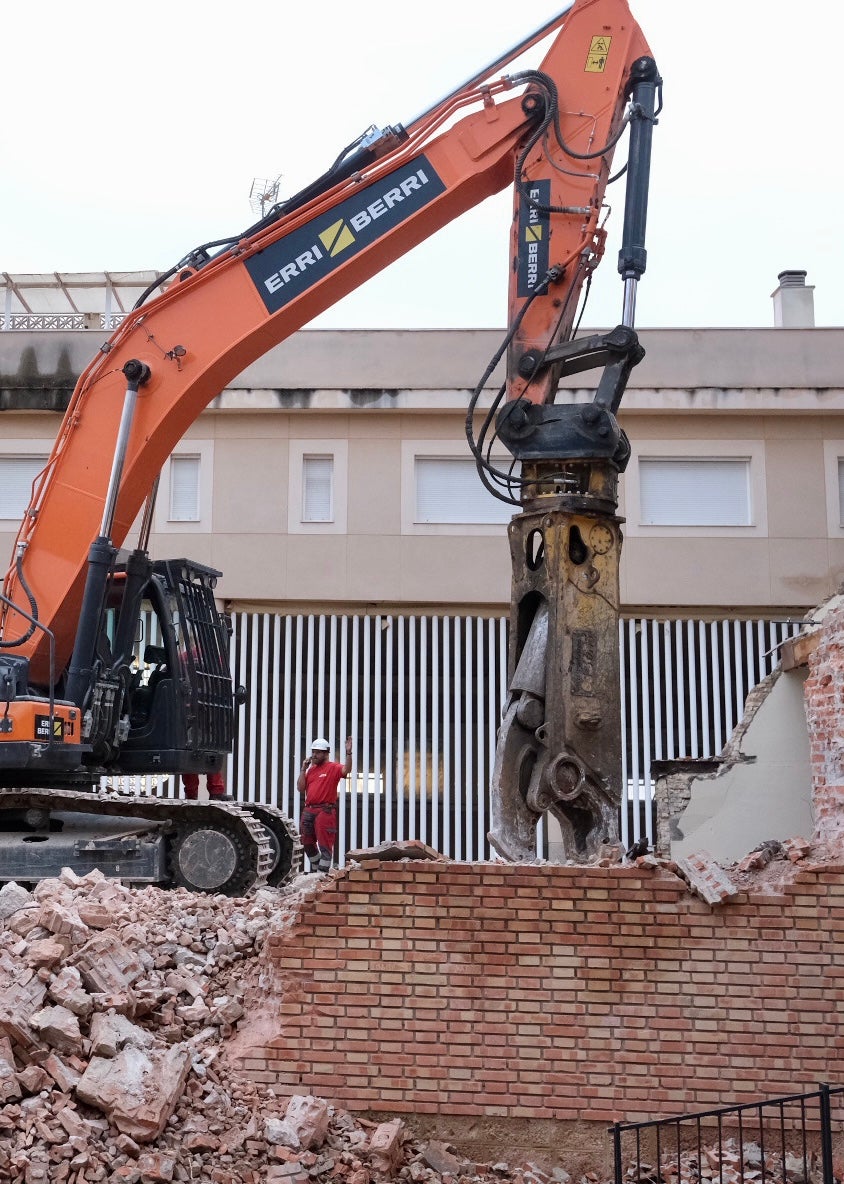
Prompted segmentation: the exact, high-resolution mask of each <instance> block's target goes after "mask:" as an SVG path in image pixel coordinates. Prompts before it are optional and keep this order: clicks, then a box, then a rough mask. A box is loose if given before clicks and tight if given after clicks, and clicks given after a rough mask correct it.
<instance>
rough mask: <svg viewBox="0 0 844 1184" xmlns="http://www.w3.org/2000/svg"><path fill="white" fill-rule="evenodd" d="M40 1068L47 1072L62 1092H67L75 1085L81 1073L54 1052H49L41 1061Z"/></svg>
mask: <svg viewBox="0 0 844 1184" xmlns="http://www.w3.org/2000/svg"><path fill="white" fill-rule="evenodd" d="M41 1068H42V1069H43V1070H44V1072H45V1073H49V1074H50V1076H51V1077H52V1079H53V1081H55V1083H56V1085H57V1086H58V1087H59V1089H60V1090H61V1091H62V1093H66V1094H69V1093H71V1091H72V1090H73V1089H74V1088H75V1087H76V1084H77V1082H78V1081H79V1078H80V1077H81V1074H80V1073H78V1072H77V1070H76V1069H74V1068H73V1067H72V1066H71V1065H68V1064H67V1063H66V1062H65V1061H63V1060H62V1058H61V1057H60V1056H57V1055H56V1053H50V1055H49V1056H48V1057H46V1058H45V1060H44V1061H42V1063H41Z"/></svg>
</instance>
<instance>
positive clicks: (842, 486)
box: [838, 456, 844, 528]
mask: <svg viewBox="0 0 844 1184" xmlns="http://www.w3.org/2000/svg"><path fill="white" fill-rule="evenodd" d="M838 525H839V526H840V527H842V528H844V457H841V456H839V457H838Z"/></svg>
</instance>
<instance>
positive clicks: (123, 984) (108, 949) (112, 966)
mask: <svg viewBox="0 0 844 1184" xmlns="http://www.w3.org/2000/svg"><path fill="white" fill-rule="evenodd" d="M74 965H75V966H76V967H77V968H78V969H79V972H80V974H81V975H82V981H83V982H84V983H85V986H86V987H87V988H88V990H89V991H96V992H98V993H100V994H104V995H107V994H109V993H110V992H111V993H114V994H125V992H126V988H127V987H130V986H131V985H132V983H134V982H135V981H136V980H137V979H138V978H140V977H141V975H142V974H143V969H144V968H143V966H142V965H141V962H140V960H139V959H138V958H137V957H136V956H135V954H133V953H132V951H131V950H130V949H128V948H127V947H126V946H125V945H124V944H123V943H122V942H121V941H119V940H118V938H117V937H116V936H115V935H114V934H113V933H111V932H109V931H105V932H103V933H98V934H96V935H95V936H94V937H92V938H91V939H90V941H87V942H86V943H85V945H84V946H83V947H82V949H81V950H79V951H78V952H77V954H76V955H75V957H74Z"/></svg>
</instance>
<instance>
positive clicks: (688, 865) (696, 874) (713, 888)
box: [675, 851, 740, 905]
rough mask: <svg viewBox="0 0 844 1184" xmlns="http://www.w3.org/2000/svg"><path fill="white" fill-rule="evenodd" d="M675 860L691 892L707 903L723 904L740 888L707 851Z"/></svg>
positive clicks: (737, 893)
mask: <svg viewBox="0 0 844 1184" xmlns="http://www.w3.org/2000/svg"><path fill="white" fill-rule="evenodd" d="M675 862H676V866H677V870H678V872H679V873H680V875H681V876H682V877H683V879H684V880H685V881H686V882H687V883H688V885H689V887H690V888H691V890H692V892H694V893H696V894H697V895H698V896H699V897H701V899H702V900H705V901H706V903H707V904H711V905H716V904H724V903H725V902H726V901H728V900H731V899H732V898H733V897H735V896H738V895H739V892H740V889H739V888H737V887H736V885H735V884H734V883H733V881H732V880H731V879H730V877H729V876H728V875H727V873H726V872H725V871H724V869H723V868H722V867H721V865H720V864H719V863H717V861H716V860H715V859H713V857H712V856H711V855H710V854H709V852H708V851H696V852H695V853H694V854H693V855H689V856H688V857H686V858H681V859H677V860H676V861H675Z"/></svg>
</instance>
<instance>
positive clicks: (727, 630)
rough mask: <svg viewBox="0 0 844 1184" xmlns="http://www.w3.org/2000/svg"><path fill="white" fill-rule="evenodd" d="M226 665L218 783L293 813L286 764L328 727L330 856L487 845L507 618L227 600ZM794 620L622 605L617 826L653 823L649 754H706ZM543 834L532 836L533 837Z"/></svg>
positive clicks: (292, 780) (632, 828) (630, 829)
mask: <svg viewBox="0 0 844 1184" xmlns="http://www.w3.org/2000/svg"><path fill="white" fill-rule="evenodd" d="M233 625H234V632H233V636H232V668H233V671H234V675H235V680H236V682H239V683H242V684H243V685H245V686H246V687H247V688H248V691H249V697H248V700H247V702H246V704H245V705H244V706H243V707H242V708H241V710H240V713H239V716H238V720H237V730H236V739H235V749H234V752H233V754H232V756H231V758H230V760H229V765H228V785H229V786H230V788H231V792H233V793H234V794H235V796H236V797H237V798H239V799H241V800H246V801H261V802H268V803H271V804H273V805H277V806H279V807H280V808H281V809H282V810H284V811H285V812H286V813H287V814H288V815H289V816H290V817H291V818H293V819H294V820H297V821H298V818H299V811H300V802H299V800H298V799H299V795H298V793H297V792H296V779H297V776H298V772H299V769H300V767H301V764H302V761H303V759H304V757H305V756H307V755H308V752H309V746H310V743H311V741H312V740H313V739H314V738H315V737H317V736H325V737H326V738H327V739H328V740H329V742H330V743H331V745H332V749H333V753H334V757H335V758H336V759H339V760H341V761H342V760H343V748H344V741H345V737H346V736H347V735H351V736H352V737H353V740H354V758H355V764H354V768H353V771H352V775H351V777H350V778H349V779H348V781H347V782H346V789H345V793H344V794H343V796H342V799H341V808H340V813H339V841H338V856H339V861H340V863H341V864H342V863H343V861H344V858H345V854H346V852H348V851H350V850H354V849H355V848H359V847H367V846H370V845H374V844H377V843H381V842H384V841H385V840H387V839H420V840H422V841H423V842H426V843H429V844H430V845H431V846H432V847H435V848H436V849H437V850H439V851H441V852H442V853H443V854H445V855H448V856H450V857H451V858H454V859H459V860H473V859H484V858H488V857H489V856H490V849H489V845H488V843H487V839H486V832H487V829H488V821H489V779H490V772H491V769H492V763H493V756H494V751H495V733H496V728H497V726H498V721H499V718H500V712H501V707H502V704H503V702H504V698H505V693H506V675H507V623H506V619H505V618H503V617H500V618H492V619H491V618H482V617H474V616H421V615H418V616H400V615H384V616H379V615H373V616H364V615H361V616H322V615H319V616H318V615H308V616H306V615H299V616H278V615H276V614H271V613H237V614H236V615H235V617H234V620H233ZM798 629H799V623H797V622H787V621H778V620H742V621H738V620H715V621H712V620H707V621H704V620H659V619H652V618H627V619H624V620H622V621H621V622H620V625H619V642H620V645H621V653H622V663H621V667H622V688H621V689H622V702H623V705H624V710H623V718H622V728H623V737H624V749H625V758H624V781H625V783H626V786H627V801H626V802H625V803H624V805H623V807H622V811H621V837H622V841H623V842H625V843H627V842H629V841H632V840H633V839H635V838H638V837H639V836H640V835H641V834H643V833H644V834H647V835H648V837H649V838H653V829H652V828H653V812H652V792H651V791H652V786H651V780H650V764H651V761H652V760H655V759H672V758H680V757H708V756H713V755H716V754H717V753H718V752H720V750H721V749H722V748H723V746H724V744H725V742H726V740H727V738H728V737H729V735H730V733H731V732H732V730H733V728H734V727H735V725H736V724H737V723H738V721H739V720H740V719H741V716H742V712H743V707H744V701H745V698H746V696H747V693H748V691H749V690H750V689H751V688H752V687H753V686H755V685H756V684H757V683H758V682H759V681H760V680H761V679H762V678H764V677H765V675H766V674H768V673H769V672H770V671H771V670H772V669H773V667H774V666H775V665H776V664H777V661H778V652H779V646H780V645H781V644H782V642H783V641H784V640H785V639H786V638H787V637H789V636H791V635H792V634H793V633H795V632H796V631H797V630H798ZM540 842H541V836H540Z"/></svg>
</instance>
